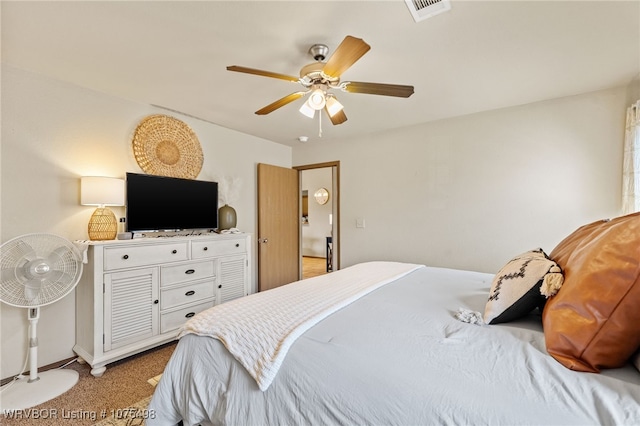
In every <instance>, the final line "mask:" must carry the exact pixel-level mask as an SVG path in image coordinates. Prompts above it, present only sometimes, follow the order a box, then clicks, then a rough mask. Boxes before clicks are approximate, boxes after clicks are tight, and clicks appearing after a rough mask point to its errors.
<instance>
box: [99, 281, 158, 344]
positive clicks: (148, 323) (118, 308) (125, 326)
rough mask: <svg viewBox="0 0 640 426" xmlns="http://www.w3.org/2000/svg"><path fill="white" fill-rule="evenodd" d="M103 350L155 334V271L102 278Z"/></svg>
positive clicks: (156, 329) (156, 312) (156, 314)
mask: <svg viewBox="0 0 640 426" xmlns="http://www.w3.org/2000/svg"><path fill="white" fill-rule="evenodd" d="M104 278H105V279H104V351H105V352H106V351H110V350H112V349H116V348H119V347H121V346H125V345H127V344H131V343H135V342H139V341H141V340H143V339H147V338H150V337H153V336H155V335H156V334H158V331H159V326H158V324H159V312H160V310H159V304H158V288H159V282H158V269H157V268H145V269H136V270H131V271H125V272H116V273H112V274H105V276H104Z"/></svg>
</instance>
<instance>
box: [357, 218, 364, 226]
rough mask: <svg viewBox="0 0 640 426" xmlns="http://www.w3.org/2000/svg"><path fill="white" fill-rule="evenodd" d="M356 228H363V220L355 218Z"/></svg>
mask: <svg viewBox="0 0 640 426" xmlns="http://www.w3.org/2000/svg"><path fill="white" fill-rule="evenodd" d="M356 228H364V218H362V217H359V218H356Z"/></svg>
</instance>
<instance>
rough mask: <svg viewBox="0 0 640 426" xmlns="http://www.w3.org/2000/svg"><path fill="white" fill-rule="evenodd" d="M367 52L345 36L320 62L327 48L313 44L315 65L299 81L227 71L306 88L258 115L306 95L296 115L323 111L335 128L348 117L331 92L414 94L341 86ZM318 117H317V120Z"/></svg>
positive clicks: (399, 88) (403, 89)
mask: <svg viewBox="0 0 640 426" xmlns="http://www.w3.org/2000/svg"><path fill="white" fill-rule="evenodd" d="M369 49H371V46H369V45H368V44H367V43H365V42H364V40H362V39H359V38H356V37H353V36H346V37H345V38H344V40H343V41H342V42H341V43H340V45H339V46H338V47H337V48H336V50H335V52H333V54H332V55H331V56H330V57H329V59H328V60H327V61H326V62H323V61H324V59H325V58H326V57H327V54H328V52H329V48H328V47H327V46H326V45H324V44H314V45H313V46H311V48H310V49H309V54H310V55H311V56H312V57H313V58H314V59H315V60H316V61H317V62H314V63H311V64H308V65H305V66H304V67H302V69H301V70H300V77H299V78H298V77H293V76H290V75H286V74H280V73H274V72H271V71H263V70H259V69H254V68H247V67H242V66H238V65H231V66H228V67H227V70H229V71H235V72H242V73H246V74H254V75H260V76H263V77H270V78H277V79H280V80H286V81H291V82H297V83H300V84H301V85H302V86H303V87H304V88H305V91H300V92H295V93H292V94H290V95H287V96H285V97H283V98H281V99H278V100H277V101H275V102H272V103H271V104H269V105H267V106H265V107H264V108H261V109H259V110H258V111H256V114H258V115H266V114H269V113H271V112H273V111H275V110H276V109H278V108H281V107H283V106H285V105H287V104H289V103H291V102H293V101H295V100H297V99H299V98H301V97H303V96H306V95H307V94H308V95H309V97H308V98H307V100H306V101H305V103H304V104H303V105H302V106H301V107H300V109H299V111H300V112H301V113H302V114H304V115H306V116H307V117H309V118H314V117H315V111H319V110H321V109H324V110H325V111H326V113H327V115H328V116H329V119H330V120H331V123H332V124H333V125H338V124H342V123H344V122H345V121H347V116H346V114H345V113H344V107H343V105H342V104H341V103H340V102H338V99H337V98H336V96H335V95H334V94H333V93H330V90H331V89H337V90H340V91H342V92H348V93H364V94H371V95H382V96H394V97H401V98H408V97H409V96H411V95H412V94H413V93H414V90H413V86H405V85H399V84H383V83H365V82H356V81H345V82H340V76H341V75H342V73H344V72H345V71H346V70H347V69H349V68H350V67H351V66H352V65H353V64H354V63H355V62H356V61H358V60H359V59H360V58H361V57H362V56H363V55H364V54H365V53H367V52H368V51H369ZM320 117H321V116H319V118H320ZM320 133H321V134H322V128H321V129H320Z"/></svg>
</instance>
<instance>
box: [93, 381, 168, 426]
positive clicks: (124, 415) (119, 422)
mask: <svg viewBox="0 0 640 426" xmlns="http://www.w3.org/2000/svg"><path fill="white" fill-rule="evenodd" d="M160 377H162V374H158V375H157V376H155V377H152V378H150V379H149V380H147V383H149V384H150V385H152V386H154V387H155V386H156V385H157V384H158V382H159V381H160ZM151 396H152V395H149V396H148V397H146V398H142V399H141V400H140V401H138V402H136V403H135V404H133V405H132V406H130V407H127V408H122V409H118V410H113V415H111V416H109V417H107V418H106V419H104V420H101V421H99V422H98V423H96V424H95V425H94V426H142V425H144V424H145V419H147V418H148V417H149V416H151V415H153V413H151V412H149V411H148V410H147V407H148V406H149V402H150V401H151Z"/></svg>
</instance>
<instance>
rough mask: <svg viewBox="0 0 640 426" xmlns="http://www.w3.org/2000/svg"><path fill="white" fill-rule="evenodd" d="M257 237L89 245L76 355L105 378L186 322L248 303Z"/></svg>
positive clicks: (78, 297) (78, 299)
mask: <svg viewBox="0 0 640 426" xmlns="http://www.w3.org/2000/svg"><path fill="white" fill-rule="evenodd" d="M251 242H252V237H251V235H250V234H226V235H218V234H213V233H212V234H209V235H199V236H173V237H171V238H148V237H147V238H135V239H130V240H113V241H83V244H87V245H88V248H87V259H88V263H87V264H86V265H85V268H84V271H83V274H82V278H81V281H80V283H79V284H78V286H77V287H76V344H75V346H74V347H73V350H74V352H75V353H76V354H77V355H78V356H79V357H80V358H81V359H82V360H84V361H86V362H87V363H88V364H90V365H91V367H92V370H91V374H93V375H94V376H96V377H100V376H101V375H102V374H103V373H104V371H105V370H106V366H107V364H109V363H112V362H114V361H117V360H120V359H123V358H126V357H129V356H131V355H134V354H137V353H139V352H142V351H145V350H147V349H150V348H153V347H156V346H159V345H162V344H164V343H167V342H170V341H172V340H174V339H175V338H176V337H177V334H178V330H179V329H180V327H181V326H182V324H184V322H185V321H187V319H189V318H191V317H192V316H194V315H195V314H197V313H198V312H200V311H203V310H205V309H208V308H210V307H212V306H214V305H217V304H220V303H224V302H227V301H229V300H232V299H235V298H238V297H243V296H246V295H248V294H249V293H250V286H251V282H252V279H251V264H252V261H251Z"/></svg>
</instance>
